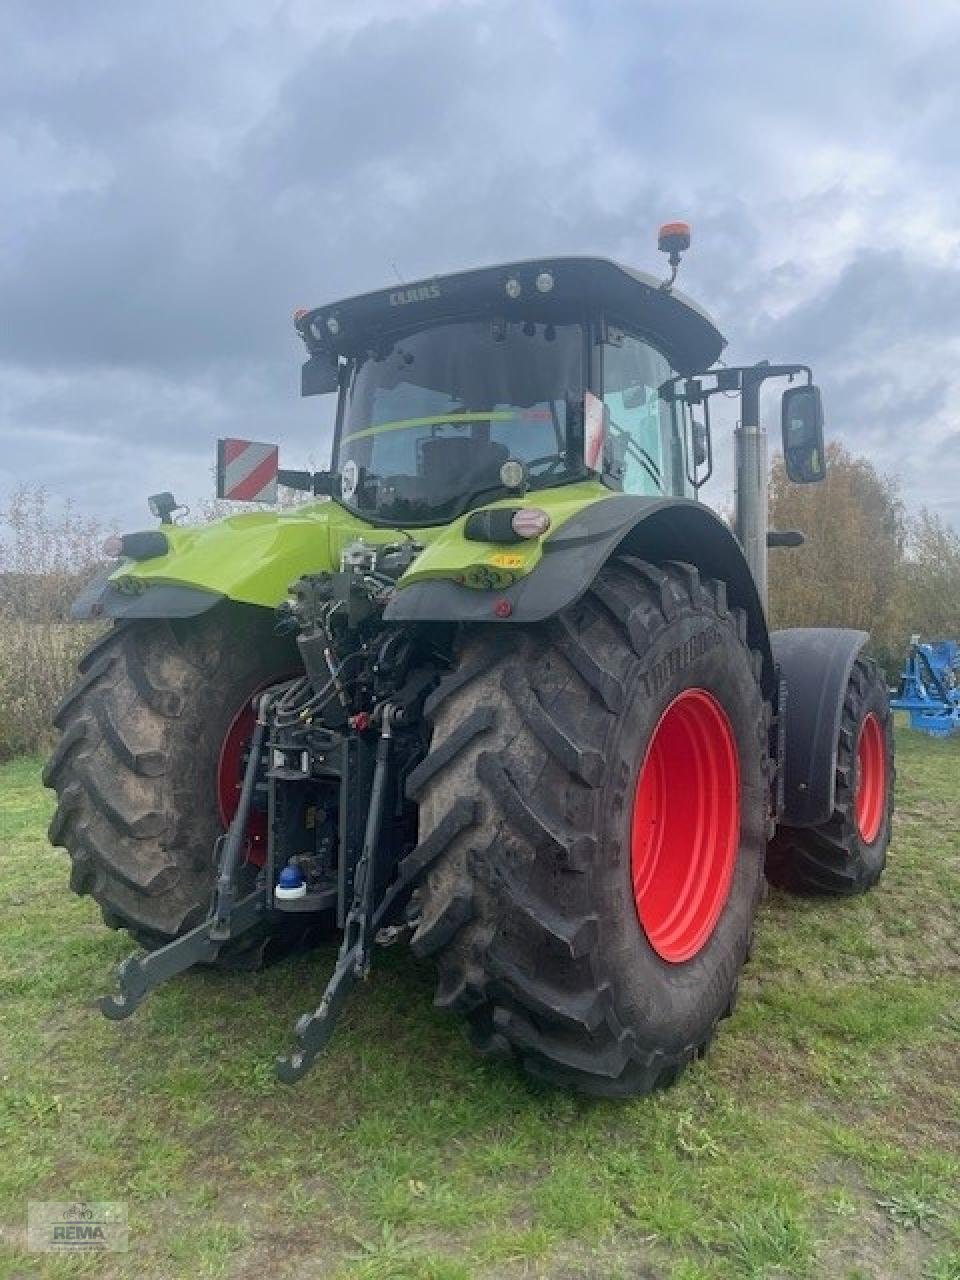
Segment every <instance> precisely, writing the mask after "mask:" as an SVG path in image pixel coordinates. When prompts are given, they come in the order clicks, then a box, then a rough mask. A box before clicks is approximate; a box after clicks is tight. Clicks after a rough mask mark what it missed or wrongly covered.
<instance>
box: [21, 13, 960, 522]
mask: <svg viewBox="0 0 960 1280" xmlns="http://www.w3.org/2000/svg"><path fill="white" fill-rule="evenodd" d="M719 12H720V11H719V10H718V9H717V7H716V6H714V5H711V4H707V3H690V4H687V5H684V6H677V5H676V4H675V3H670V4H668V3H666V2H665V0H663V2H660V0H656V2H654V0H648V2H646V3H643V4H633V3H631V4H627V3H623V4H610V3H604V4H599V3H597V4H593V3H584V4H581V3H576V4H574V3H562V2H559V0H557V2H555V3H548V2H547V0H543V2H539V3H538V2H534V3H530V4H525V5H522V6H521V5H515V4H507V3H497V2H493V3H486V4H483V5H481V4H471V3H447V4H440V3H428V2H425V3H411V4H406V5H404V6H403V8H402V9H401V8H400V7H399V6H396V5H395V4H392V3H389V0H382V2H380V3H378V0H361V2H359V3H354V4H352V5H347V4H342V5H331V4H327V5H323V6H318V5H315V4H312V3H307V2H306V0H303V2H300V0H274V2H273V3H253V0H250V3H248V4H246V5H244V4H236V5H231V6H228V7H225V6H222V5H219V4H214V3H206V4H204V3H201V4H193V5H187V4H185V3H183V4H180V3H164V4H159V3H150V2H145V3H141V4H138V5H129V4H121V3H105V2H104V0H99V2H98V3H95V4H90V5H85V6H57V7H56V11H55V12H54V9H53V8H52V7H47V6H43V5H36V4H24V5H19V6H18V5H15V4H7V5H6V6H4V8H3V12H2V13H0V49H2V50H3V51H4V52H3V53H2V54H0V57H2V58H3V59H4V66H3V67H2V68H0V165H2V168H0V173H2V174H3V177H2V178H0V309H2V310H0V444H2V452H0V457H2V459H3V460H2V461H0V495H2V492H3V491H4V490H5V489H8V488H9V487H10V486H11V484H12V483H14V482H15V481H16V480H18V479H24V478H37V479H40V480H44V481H46V482H48V483H50V484H51V486H52V487H54V488H57V489H59V490H61V491H65V490H66V489H67V488H70V489H72V490H73V491H74V492H76V493H77V494H78V495H79V496H80V498H81V500H82V501H84V502H85V503H87V504H88V505H90V506H97V507H99V508H101V509H103V510H106V511H109V512H112V513H116V514H117V515H118V516H119V517H120V518H122V519H123V520H124V521H127V520H132V519H134V518H135V517H134V514H133V513H135V512H138V511H139V509H140V501H141V500H140V496H139V495H140V493H141V492H143V491H146V490H149V489H150V488H161V487H164V486H166V485H169V484H174V485H178V486H180V487H181V489H182V491H183V492H184V493H186V494H199V493H201V492H202V491H204V490H205V489H206V487H207V485H208V466H209V458H210V456H211V454H212V442H213V440H214V438H215V437H216V435H218V434H222V433H226V432H231V433H234V434H239V435H249V436H252V437H256V438H261V439H262V438H271V439H280V440H281V441H282V443H283V444H284V447H285V451H286V453H287V457H288V461H289V462H290V464H291V465H296V464H297V463H298V462H301V461H303V459H304V458H305V457H306V455H307V454H308V453H312V454H314V455H315V456H316V457H317V459H318V460H319V461H322V460H323V454H324V441H325V439H326V438H327V437H326V432H327V427H328V418H329V407H328V406H326V405H325V404H321V403H318V402H316V401H314V402H309V401H308V402H305V403H302V402H299V401H298V400H297V399H296V395H295V391H296V382H297V366H298V363H299V359H300V356H301V352H300V350H299V347H298V344H297V342H296V341H295V339H294V336H293V332H292V328H291V326H290V312H291V311H292V310H293V308H294V307H295V306H297V305H309V304H316V303H319V302H322V301H326V300H328V299H331V298H335V297H337V296H342V295H346V294H350V293H354V292H360V291H363V290H365V289H369V288H375V287H377V286H379V285H381V284H383V283H384V282H386V281H389V280H390V279H391V278H393V275H394V267H395V265H396V269H397V270H398V271H399V272H400V273H402V275H403V276H404V278H406V279H408V280H411V279H416V278H418V277H421V276H424V275H428V274H432V273H433V272H436V271H444V270H449V269H455V268H457V267H459V266H465V265H471V264H474V263H478V262H489V261H495V260H497V259H508V258H512V257H527V256H536V255H538V254H552V253H562V252H568V253H569V252H578V251H579V252H582V251H593V252H598V253H602V254H607V255H610V256H614V257H620V258H622V259H624V260H626V261H630V262H634V263H636V264H637V265H639V266H643V267H647V268H652V269H654V270H656V269H658V266H657V264H656V263H655V261H654V259H655V256H656V255H655V253H653V252H651V242H652V237H653V232H654V228H655V226H656V223H657V222H658V221H660V220H662V219H663V218H665V217H670V216H676V215H678V214H679V215H689V216H690V217H691V218H692V219H693V221H694V225H695V237H696V241H695V248H694V252H693V253H692V254H691V255H690V257H689V261H688V263H687V264H686V265H685V267H684V287H685V288H686V289H687V290H688V291H689V292H691V293H693V294H694V295H695V296H700V297H701V298H702V299H703V300H704V301H705V302H706V303H707V305H708V306H709V307H710V308H711V309H712V310H713V311H714V312H715V313H716V315H717V317H718V320H719V323H720V325H721V327H722V328H723V329H724V331H725V332H726V333H727V334H728V335H729V336H730V338H731V340H732V343H731V349H730V352H729V355H730V358H731V359H755V358H758V357H760V356H769V357H771V358H778V357H783V358H799V359H809V360H811V361H813V362H816V364H817V366H818V374H819V376H820V380H821V382H822V383H823V385H824V391H825V394H826V396H827V398H828V405H829V418H830V423H831V425H832V426H833V428H834V430H838V431H840V432H841V433H842V435H843V436H844V438H846V439H847V440H848V443H849V444H850V445H851V447H852V448H854V449H859V448H863V449H869V450H871V451H873V452H874V453H875V454H876V456H877V457H878V459H879V460H881V461H882V462H883V463H884V465H887V466H890V467H893V469H896V470H898V471H899V472H900V473H901V474H902V476H903V480H904V484H905V486H906V487H907V488H908V491H909V496H910V498H911V500H912V501H920V500H924V501H929V502H932V503H939V504H941V505H940V509H941V510H943V511H944V512H945V513H946V512H947V511H950V512H951V513H952V514H953V515H954V516H956V514H957V512H956V508H953V507H950V506H949V503H950V502H951V501H952V494H953V492H956V491H957V484H956V481H957V480H958V479H960V476H958V475H957V473H956V469H955V468H954V465H953V462H952V456H953V453H954V452H955V450H954V449H953V448H951V447H949V446H948V445H947V443H946V441H947V437H948V436H949V434H950V431H951V430H952V426H951V422H950V414H949V404H950V402H951V400H952V398H953V396H954V395H955V391H954V390H953V386H952V381H953V374H952V367H953V366H952V360H951V357H952V354H953V352H954V350H955V346H956V337H955V324H956V322H955V320H954V319H953V317H954V316H956V315H957V314H958V312H957V307H956V303H957V301H960V299H958V296H957V294H958V279H957V271H956V254H957V248H958V244H960V239H958V235H957V228H956V223H955V215H954V213H953V208H954V204H955V197H956V185H957V183H956V177H955V173H953V172H952V171H951V170H950V169H949V166H948V163H947V160H948V157H949V156H951V155H953V156H954V158H955V148H956V145H957V143H956V138H957V136H958V130H957V128H956V125H957V123H958V121H957V119H956V116H957V107H956V100H955V95H954V93H953V89H952V75H953V71H952V65H953V64H954V63H955V55H956V52H957V48H958V36H960V19H957V17H956V14H955V12H952V11H951V7H950V6H948V5H945V4H944V5H941V4H938V3H934V2H933V0H930V3H929V4H928V5H926V6H925V7H924V10H923V16H922V17H919V18H918V16H917V11H916V10H914V9H913V8H912V7H909V6H907V5H906V4H903V5H898V4H891V5H884V6H875V5H867V4H866V3H865V0H864V3H862V4H850V5H846V6H836V5H835V4H832V5H827V4H825V3H813V4H810V3H808V4H804V5H801V4H799V2H797V3H790V4H782V5H776V6H770V5H761V4H759V3H749V4H748V3H743V2H741V3H733V4H730V5H727V6H724V9H723V18H722V21H721V20H720V17H719ZM905 437H906V438H909V440H910V444H911V448H910V450H909V452H908V453H905V452H904V450H903V447H902V442H903V440H904V438H905ZM721 488H722V486H721ZM718 497H719V498H720V500H722V497H723V495H722V493H720V494H718ZM136 518H137V519H139V518H140V517H139V515H137V516H136Z"/></svg>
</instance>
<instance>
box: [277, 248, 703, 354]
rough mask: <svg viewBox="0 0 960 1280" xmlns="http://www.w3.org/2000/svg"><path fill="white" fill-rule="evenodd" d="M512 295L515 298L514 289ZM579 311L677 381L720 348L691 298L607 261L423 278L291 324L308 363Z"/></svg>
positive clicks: (540, 261)
mask: <svg viewBox="0 0 960 1280" xmlns="http://www.w3.org/2000/svg"><path fill="white" fill-rule="evenodd" d="M545 274H546V275H549V276H550V277H552V280H553V284H552V286H551V287H550V288H549V290H548V291H546V292H543V291H541V289H539V288H538V287H537V278H538V277H542V276H544V275H545ZM508 281H515V282H516V285H519V294H518V295H517V296H510V294H508V292H507V282H508ZM541 283H543V281H541ZM511 293H516V286H515V285H511ZM585 308H586V309H587V310H589V311H599V312H602V313H603V314H604V315H605V316H606V318H607V319H608V320H609V321H610V323H612V324H617V325H621V326H623V327H624V328H627V329H630V330H634V331H636V332H638V333H640V334H641V335H642V336H643V337H645V338H647V339H649V340H650V341H652V342H653V343H654V345H656V346H657V347H659V348H660V349H661V350H662V351H663V353H664V355H665V356H666V357H667V358H668V359H669V361H670V363H671V365H672V366H673V368H674V369H676V370H677V371H678V372H679V373H695V372H698V371H700V370H703V369H708V368H709V367H710V366H711V365H712V364H713V363H714V361H715V360H716V359H717V357H718V356H719V355H720V352H721V351H722V350H723V348H724V347H725V346H726V339H725V338H724V337H723V335H722V334H721V333H720V331H719V330H718V329H717V327H716V325H715V324H714V323H713V321H712V320H711V318H710V316H709V315H708V314H707V313H706V312H705V311H704V310H703V309H702V308H701V307H699V306H698V305H697V304H696V303H695V302H694V301H693V300H692V299H690V298H687V297H685V296H684V295H683V294H682V293H678V292H676V291H675V290H671V291H667V290H665V289H662V288H661V287H660V281H659V280H657V278H656V277H655V276H652V275H648V274H647V273H646V272H643V271H635V270H634V269H633V268H632V267H625V266H622V265H621V264H620V263H618V262H612V261H611V260H610V259H609V258H587V257H566V258H533V259H529V260H528V261H525V262H507V263H502V264H500V265H498V266H492V267H479V268H474V269H473V270H469V271H457V272H453V273H452V274H450V275H442V276H431V277H430V278H429V279H426V280H417V281H415V282H413V283H411V284H396V285H391V286H390V287H389V288H386V289H378V290H377V291H375V292H374V293H363V294H360V295H358V296H357V297H355V298H345V299H343V300H341V301H339V302H332V303H329V304H328V305H327V306H323V307H315V308H313V309H312V310H309V311H300V312H297V315H296V317H295V321H294V322H295V324H296V327H297V329H298V331H299V332H300V334H301V336H302V337H303V340H304V342H305V343H306V344H307V347H308V349H309V350H310V352H311V354H318V355H319V354H320V353H324V354H329V355H344V356H349V355H353V354H356V353H358V352H359V351H361V350H363V349H364V348H365V347H366V345H367V344H368V343H369V342H370V341H371V340H372V339H375V338H376V337H377V336H378V335H385V334H389V333H393V332H400V331H404V330H410V329H417V328H422V327H424V326H425V325H429V324H437V323H442V322H444V321H449V320H452V319H456V318H459V317H461V316H466V315H475V314H478V313H481V314H483V313H495V314H497V315H504V316H507V317H509V316H511V315H516V316H518V317H524V318H525V317H528V316H534V315H535V316H536V317H537V318H538V319H541V320H543V319H552V320H555V321H557V322H558V323H559V322H560V321H561V320H563V319H575V318H578V317H579V316H581V315H582V314H583V311H584V309H585Z"/></svg>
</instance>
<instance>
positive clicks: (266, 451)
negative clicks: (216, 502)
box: [217, 439, 280, 502]
mask: <svg viewBox="0 0 960 1280" xmlns="http://www.w3.org/2000/svg"><path fill="white" fill-rule="evenodd" d="M279 470H280V451H279V449H278V447H277V446H276V445H275V444H262V443H260V442H259V441H256V440H233V439H226V440H218V441H217V497H218V498H227V499H228V500H229V501H230V502H276V500H277V476H278V474H279Z"/></svg>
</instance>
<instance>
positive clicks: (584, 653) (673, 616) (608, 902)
mask: <svg viewBox="0 0 960 1280" xmlns="http://www.w3.org/2000/svg"><path fill="white" fill-rule="evenodd" d="M759 668H760V660H759V655H758V654H755V653H751V651H750V649H749V648H748V646H747V639H746V619H745V616H744V614H743V613H742V611H740V610H737V609H732V610H731V609H728V607H727V603H726V592H725V587H724V584H723V583H720V582H704V581H701V579H700V576H699V574H698V572H697V570H696V569H695V568H694V567H693V566H691V565H680V564H668V565H665V566H663V567H659V566H654V565H650V564H645V563H643V562H640V561H637V560H633V559H631V558H628V557H624V558H621V559H619V560H617V561H614V562H613V563H611V564H609V565H608V566H607V567H606V568H604V569H603V570H602V571H601V573H600V575H599V577H598V578H597V580H596V582H595V583H594V584H593V586H592V588H591V589H590V591H589V592H588V593H587V594H586V595H585V596H584V597H583V599H582V600H581V601H580V602H579V603H578V604H576V605H574V606H572V607H570V608H569V609H567V610H565V611H564V612H563V613H562V614H561V615H559V617H558V618H557V619H555V620H553V621H551V622H550V623H546V624H542V625H540V626H529V627H515V628H514V627H512V628H510V630H509V631H506V630H498V631H493V630H492V629H483V630H481V629H475V630H473V631H472V632H469V633H467V637H466V642H465V645H464V647H463V651H462V654H461V658H460V665H459V669H458V670H457V671H456V672H455V673H454V674H452V675H451V676H449V677H447V679H446V680H445V681H443V682H442V683H441V685H440V686H439V688H438V689H437V691H436V692H435V693H434V694H433V695H432V697H431V699H430V700H429V702H428V705H427V714H428V716H429V717H430V718H431V719H432V720H433V724H434V736H433V742H432V746H431V750H430V752H429V754H428V755H427V757H426V759H425V760H424V761H423V763H422V764H420V765H419V766H418V767H417V769H416V770H415V771H414V773H413V774H412V775H411V778H410V784H409V790H410V794H411V796H412V798H414V799H416V800H417V801H418V803H419V804H420V843H419V845H418V847H417V849H416V850H415V851H414V853H413V854H411V855H410V863H411V865H412V867H416V868H419V869H422V870H423V872H424V873H425V879H424V881H423V882H422V883H421V885H420V886H419V887H418V889H417V891H416V893H415V895H414V899H413V902H412V904H411V917H412V919H413V921H414V922H415V924H416V930H415V933H414V935H413V939H412V946H413V949H414V951H415V952H416V953H417V954H418V955H431V954H432V955H435V956H436V958H437V962H438V967H439V982H438V987H437V995H436V1003H437V1005H439V1006H440V1007H443V1008H446V1009H449V1010H452V1011H455V1012H457V1013H460V1014H463V1015H464V1016H465V1017H466V1019H467V1022H468V1026H469V1034H470V1037H471V1039H472V1040H473V1043H474V1044H475V1045H476V1046H477V1047H478V1048H479V1049H480V1050H481V1051H482V1052H484V1053H486V1054H490V1055H497V1056H503V1057H507V1058H513V1059H515V1060H517V1061H519V1063H520V1064H521V1065H522V1067H523V1068H524V1069H525V1070H526V1071H527V1072H528V1073H529V1074H531V1075H533V1076H536V1077H538V1078H541V1079H544V1080H547V1081H549V1082H551V1083H553V1084H557V1085H561V1086H566V1087H572V1088H574V1089H577V1090H579V1091H581V1092H584V1093H588V1094H597V1095H605V1096H614V1097H626V1096H630V1095H634V1094H640V1093H646V1092H648V1091H649V1090H651V1089H653V1088H655V1087H656V1086H658V1085H663V1084H668V1083H670V1082H671V1081H672V1080H674V1079H675V1078H676V1077H677V1075H678V1074H679V1073H680V1071H681V1070H682V1069H683V1067H684V1066H685V1064H686V1063H687V1062H689V1061H690V1060H691V1059H693V1058H695V1057H697V1056H700V1055H701V1054H702V1053H703V1052H704V1051H705V1049H706V1046H707V1044H708V1042H709V1040H710V1038H711V1036H712V1035H713V1032H714V1030H715V1027H716V1024H717V1022H718V1020H719V1019H720V1018H721V1017H723V1016H724V1015H726V1014H728V1013H729V1012H730V1011H731V1010H732V1007H733V1002H734V998H735V995H736V988H737V982H738V978H739V974H740V970H741V968H742V966H743V963H744V961H745V959H746V957H747V954H748V950H749V947H750V944H751V939H752V934H753V927H754V914H755V910H756V906H757V902H758V900H759V897H760V893H761V890H762V887H763V859H764V849H765V844H766V839H767V835H768V823H769V815H770V782H771V769H770V761H769V751H768V747H769V723H770V714H769V708H768V706H767V704H766V703H765V702H764V700H763V697H762V695H761V691H760V684H759ZM693 691H696V692H693ZM687 694H690V695H691V697H692V699H693V700H695V701H698V703H702V704H703V706H705V707H706V706H712V707H714V708H718V709H719V712H718V713H717V714H718V716H719V721H718V723H721V724H726V725H727V726H729V741H730V743H731V744H732V745H733V747H734V749H735V754H736V758H737V759H736V767H737V768H738V770H739V833H738V832H737V829H736V827H735V826H734V827H731V832H732V834H730V833H728V836H727V837H725V839H726V840H727V852H728V854H729V865H728V867H727V872H728V874H727V884H726V885H725V886H724V891H723V893H721V894H719V895H714V897H710V895H707V896H706V897H703V898H702V902H701V906H700V907H698V906H697V902H698V901H700V899H697V898H696V894H694V896H693V897H691V898H690V899H689V901H690V904H691V905H690V913H689V914H690V915H691V918H693V919H694V922H695V923H696V921H697V920H699V926H698V927H699V929H700V933H704V932H706V934H707V936H706V937H705V939H703V938H701V939H700V940H699V941H697V933H696V930H695V929H694V930H693V932H690V933H688V934H686V935H684V936H683V937H681V938H679V940H677V939H675V940H674V941H672V942H670V941H665V940H664V939H665V937H666V935H665V934H664V932H663V929H662V928H660V927H659V926H662V925H663V924H664V921H665V915H664V911H663V910H662V908H661V910H660V914H659V916H658V917H657V919H658V920H659V926H658V928H657V929H654V928H653V927H652V926H651V928H650V931H649V934H648V932H647V931H646V930H645V928H644V926H643V925H641V922H640V912H641V910H642V909H644V904H646V902H647V899H646V898H645V897H641V898H640V899H638V898H637V897H636V896H635V891H634V876H635V875H636V874H637V865H638V863H637V853H636V851H634V855H633V859H632V858H631V831H632V829H633V830H636V827H635V825H634V824H635V821H636V819H635V796H636V795H637V794H638V778H639V777H640V775H641V774H643V776H644V777H646V776H647V768H648V765H649V757H648V751H649V749H650V744H651V741H652V740H654V741H657V740H659V736H660V735H659V727H660V726H661V725H663V724H666V718H665V713H666V712H668V709H669V708H671V707H677V706H684V707H686V706H687V702H686V701H684V695H687ZM709 714H710V715H713V714H714V713H713V712H710V713H709ZM708 720H709V717H708ZM692 723H695V722H692ZM703 723H704V725H706V724H707V723H708V721H704V722H703ZM700 732H701V731H700V730H696V729H692V730H691V736H690V738H689V741H690V743H693V744H694V745H693V746H691V748H690V749H691V751H692V752H693V753H694V756H691V759H694V757H695V756H696V751H697V749H698V748H697V747H696V743H695V739H696V736H697V734H698V733H700ZM723 732H724V733H726V730H724V731H723ZM703 733H704V734H706V736H707V737H709V733H707V731H706V729H704V730H703ZM682 736H683V735H682V734H681V737H682ZM721 740H725V739H723V738H721ZM699 758H701V759H703V760H705V759H706V757H699ZM708 772H709V771H708ZM701 776H703V775H701ZM722 776H723V775H722V773H721V774H717V777H722ZM727 776H734V777H736V774H734V775H729V774H728V775H727ZM665 777H666V784H665V786H666V796H667V805H666V810H667V811H668V813H667V816H668V818H669V816H670V814H673V815H674V816H676V815H678V814H680V815H681V820H680V826H681V827H683V825H684V822H686V817H685V816H683V815H689V814H690V813H696V812H699V813H701V814H706V815H707V816H708V817H710V815H711V814H712V815H714V818H715V820H716V821H717V822H718V823H721V825H722V820H724V819H723V814H724V813H726V814H727V818H728V819H729V815H730V813H732V812H733V809H732V808H731V806H732V805H735V800H736V798H735V797H734V798H733V799H731V798H730V797H729V796H727V799H726V802H725V803H726V808H724V802H723V799H722V797H721V798H720V799H719V800H718V799H717V797H716V796H713V798H712V799H711V795H710V794H709V792H710V787H709V786H707V785H704V786H703V787H701V788H698V787H697V786H695V785H693V784H692V781H691V778H690V777H675V776H672V774H671V772H670V770H669V769H668V770H666V771H665ZM720 789H722V788H720ZM716 790H717V788H716V787H715V788H714V791H716ZM727 790H736V787H735V786H734V787H731V788H727ZM661 793H662V789H661ZM715 803H716V804H719V806H720V807H719V808H716V807H715V808H714V809H711V808H710V805H711V804H715ZM698 805H699V806H701V807H700V808H699V809H698ZM641 808H642V806H641ZM644 811H645V810H644ZM717 815H719V817H717ZM711 820H714V819H711ZM670 821H672V819H670ZM708 825H709V824H708ZM728 825H729V823H728ZM701 826H702V824H701ZM667 828H669V822H667ZM708 837H709V832H708ZM666 839H668V837H665V840H666ZM695 843H696V842H695V841H694V842H693V843H691V862H690V864H689V865H691V866H692V865H694V863H693V859H694V853H695V847H694V846H695ZM721 843H722V842H721ZM673 845H674V846H676V847H679V849H680V850H681V851H682V849H683V840H682V839H681V840H680V841H679V844H678V842H677V840H675V839H674V840H673ZM701 846H702V848H701V853H703V852H704V851H706V852H709V849H710V847H712V846H711V840H710V838H707V839H706V843H705V844H704V843H703V841H702V840H701ZM697 847H700V846H697ZM674 851H675V852H676V848H675V850H674ZM674 861H675V859H674ZM641 862H642V859H641ZM718 866H719V864H718ZM674 870H676V868H674ZM680 879H682V874H681V876H680ZM679 882H680V881H679V879H678V880H677V883H678V884H679ZM683 892H684V893H686V892H687V890H686V888H684V890H683ZM701 896H702V895H701ZM714 898H715V900H714ZM679 900H680V894H679V891H678V901H679ZM711 902H712V903H713V907H712V908H711V907H710V903H711ZM698 911H699V915H698ZM717 913H718V914H717ZM667 914H669V913H667ZM711 914H714V915H715V919H714V920H713V921H711V919H710V916H711ZM681 933H682V930H681ZM653 938H656V939H657V940H658V946H657V947H655V946H654V945H653V942H652V940H651V939H653ZM684 939H685V945H681V944H684ZM690 947H694V954H692V955H690V956H689V958H686V959H682V960H680V959H679V958H677V959H673V960H671V959H667V958H665V956H666V955H668V954H671V949H672V954H674V955H675V956H677V957H679V956H680V954H681V953H682V952H683V951H684V949H689V948H690Z"/></svg>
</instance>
